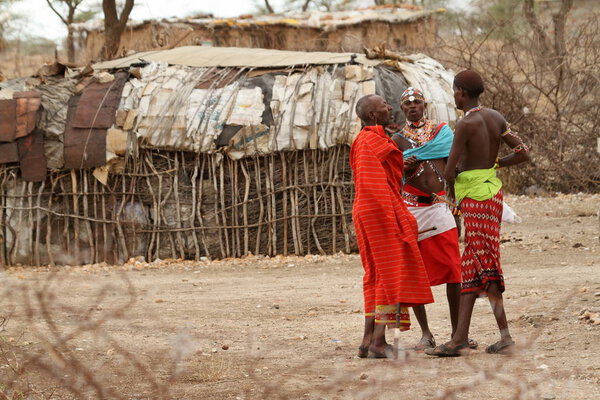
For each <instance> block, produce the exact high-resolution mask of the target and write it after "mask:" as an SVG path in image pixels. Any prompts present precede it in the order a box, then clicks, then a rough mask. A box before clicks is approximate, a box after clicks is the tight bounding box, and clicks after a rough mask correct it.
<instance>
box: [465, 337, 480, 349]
mask: <svg viewBox="0 0 600 400" xmlns="http://www.w3.org/2000/svg"><path fill="white" fill-rule="evenodd" d="M467 343H469V348H470V349H471V350H475V349H476V348H477V347H479V343H477V340H475V339H471V338H469V340H468V341H467Z"/></svg>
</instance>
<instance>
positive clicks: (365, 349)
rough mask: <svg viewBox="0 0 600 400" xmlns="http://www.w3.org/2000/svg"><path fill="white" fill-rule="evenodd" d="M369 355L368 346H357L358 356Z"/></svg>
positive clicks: (365, 356)
mask: <svg viewBox="0 0 600 400" xmlns="http://www.w3.org/2000/svg"><path fill="white" fill-rule="evenodd" d="M368 355H369V348H368V347H362V346H358V358H367V356H368Z"/></svg>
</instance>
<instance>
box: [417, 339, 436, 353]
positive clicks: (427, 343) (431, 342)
mask: <svg viewBox="0 0 600 400" xmlns="http://www.w3.org/2000/svg"><path fill="white" fill-rule="evenodd" d="M434 347H435V339H434V338H433V337H431V338H428V339H421V340H420V341H419V343H417V344H416V345H415V346H414V347H413V350H414V351H425V350H426V349H433V348H434Z"/></svg>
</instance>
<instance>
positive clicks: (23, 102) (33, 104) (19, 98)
mask: <svg viewBox="0 0 600 400" xmlns="http://www.w3.org/2000/svg"><path fill="white" fill-rule="evenodd" d="M13 98H14V99H15V102H16V109H17V111H16V117H17V118H16V119H17V123H16V132H15V137H17V138H20V137H24V136H27V135H29V134H30V133H31V132H33V130H34V129H35V120H36V116H37V110H38V109H39V108H40V104H42V98H41V96H40V94H39V93H38V92H33V91H30V92H16V93H14V94H13Z"/></svg>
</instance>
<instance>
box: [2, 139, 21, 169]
mask: <svg viewBox="0 0 600 400" xmlns="http://www.w3.org/2000/svg"><path fill="white" fill-rule="evenodd" d="M17 161H19V149H18V147H17V142H10V143H0V164H6V163H11V162H17Z"/></svg>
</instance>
